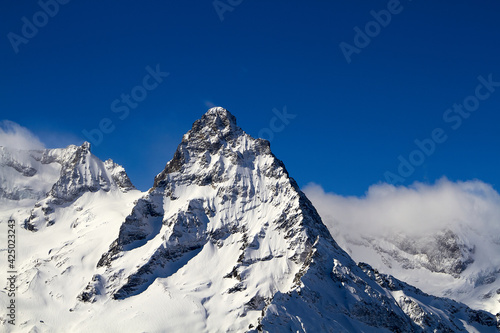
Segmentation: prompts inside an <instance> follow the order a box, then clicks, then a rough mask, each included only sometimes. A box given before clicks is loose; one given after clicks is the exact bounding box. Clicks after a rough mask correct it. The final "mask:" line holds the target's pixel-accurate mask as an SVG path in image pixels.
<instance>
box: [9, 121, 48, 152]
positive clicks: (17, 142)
mask: <svg viewBox="0 0 500 333" xmlns="http://www.w3.org/2000/svg"><path fill="white" fill-rule="evenodd" d="M0 146H4V147H10V148H17V149H43V148H44V147H45V146H44V144H43V143H42V142H41V141H40V139H39V138H38V137H37V136H36V135H34V134H33V133H31V132H30V131H29V130H28V129H27V128H25V127H22V126H21V125H19V124H17V123H15V122H13V121H10V120H3V121H1V122H0Z"/></svg>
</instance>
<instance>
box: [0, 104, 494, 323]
mask: <svg viewBox="0 0 500 333" xmlns="http://www.w3.org/2000/svg"><path fill="white" fill-rule="evenodd" d="M82 149H84V150H85V147H82ZM77 161H79V162H78V163H76V164H75V165H73V166H72V168H73V169H75V170H77V171H76V172H73V173H72V175H73V176H74V178H73V177H70V178H71V179H72V180H71V181H69V180H66V179H67V178H64V179H65V181H62V182H60V183H59V184H57V185H54V187H53V189H54V188H56V190H54V191H51V192H50V193H49V197H48V198H46V199H44V200H46V201H43V202H42V203H41V207H50V208H52V210H50V209H49V210H48V211H49V213H46V211H47V209H45V211H44V210H42V211H41V212H40V211H36V210H35V212H34V214H33V213H31V216H28V215H26V225H25V227H26V229H19V230H20V232H19V239H20V241H22V242H21V243H20V245H19V246H20V248H21V247H22V249H21V250H20V257H21V259H20V266H19V267H20V271H21V272H22V273H21V274H20V276H19V283H20V286H21V287H20V294H19V302H20V303H19V318H20V323H21V324H20V325H19V326H18V327H17V330H18V331H29V330H30V329H33V330H42V331H53V332H68V331H71V332H79V331H81V332H89V331H94V332H186V331H191V332H227V331H235V332H242V331H268V332H289V331H294V332H295V331H300V332H306V331H309V332H317V331H331V332H351V331H360V332H361V331H370V332H372V331H373V332H389V331H394V332H421V331H429V330H431V331H432V330H437V331H443V332H446V331H448V332H459V331H463V332H466V331H470V330H471V329H477V330H479V331H481V332H496V331H497V321H496V319H495V318H494V317H493V316H491V315H490V314H488V313H486V312H480V311H473V310H470V309H469V308H467V307H466V306H464V305H463V304H459V303H456V302H453V301H450V300H447V299H439V298H436V297H432V296H429V295H426V294H423V293H421V292H420V291H418V290H416V289H415V288H412V287H410V286H408V285H406V284H404V283H402V282H400V281H397V280H395V279H393V278H392V277H387V276H384V275H381V274H379V273H378V272H375V271H374V270H373V269H371V268H370V267H369V266H367V265H360V266H357V265H356V264H355V262H354V261H353V260H352V259H351V258H350V257H349V256H348V255H347V254H346V253H345V252H344V251H343V250H342V249H341V248H340V247H339V246H338V245H337V244H336V242H335V241H334V240H333V238H332V237H331V235H330V233H329V232H328V230H327V228H326V227H325V226H324V225H323V223H322V221H321V219H320V217H319V215H318V214H317V212H316V210H315V209H314V207H313V206H312V205H311V203H310V202H309V200H308V199H307V198H306V197H305V196H304V194H303V193H302V192H301V191H300V190H299V189H298V187H297V184H296V183H295V181H294V180H293V179H292V178H290V177H289V175H288V173H287V171H286V169H285V167H284V165H283V163H282V162H281V161H279V160H278V159H276V157H275V156H274V155H273V154H272V153H271V151H270V147H269V143H268V142H267V141H265V140H261V139H253V138H252V137H250V136H249V135H247V134H246V133H244V132H243V131H242V130H241V129H240V128H239V127H237V125H236V120H235V118H234V116H232V115H231V114H230V113H229V112H227V111H226V110H224V109H222V108H213V109H210V110H209V111H208V112H207V113H206V114H205V115H204V116H203V117H202V118H201V119H200V120H198V121H196V122H195V123H194V124H193V127H192V129H191V130H190V131H189V132H188V133H187V134H186V135H184V137H183V140H182V142H181V144H180V145H179V147H178V149H177V151H176V153H175V155H174V157H173V159H172V160H171V161H170V162H168V163H167V165H166V167H165V169H164V170H163V171H162V172H161V173H160V174H158V176H157V177H156V178H155V181H154V186H153V188H151V189H150V190H149V191H148V192H147V193H144V194H139V193H137V191H123V190H121V188H122V186H113V184H112V183H111V185H109V186H107V185H106V184H107V183H104V185H103V184H102V182H101V181H100V179H101V178H100V177H98V179H99V181H98V182H97V183H96V182H94V181H89V178H88V177H86V176H84V175H87V172H88V170H92V171H91V172H90V173H89V174H90V175H91V176H92V177H94V178H93V179H97V178H95V176H96V175H98V174H99V170H103V169H102V168H100V167H93V166H92V165H94V164H93V162H89V160H88V159H81V158H78V159H77ZM83 161H85V163H84V162H83ZM101 163H102V162H101ZM82 165H86V166H85V167H83V166H82ZM96 165H98V166H99V165H100V164H99V163H98V161H97V162H96ZM61 174H62V175H63V174H64V175H66V174H67V173H64V172H62V173H61ZM101 175H104V176H103V177H102V178H103V179H109V177H107V178H106V177H105V176H106V175H107V173H101ZM92 177H91V178H92ZM62 178H63V176H61V179H62ZM74 179H76V180H78V181H76V180H74ZM68 183H69V184H71V185H68ZM97 184H98V185H97ZM75 193H76V194H75ZM68 194H69V197H68ZM65 198H66V199H65ZM68 200H69V201H68ZM43 214H45V215H43ZM33 215H36V216H35V217H34V218H33V217H32V216H33ZM4 216H6V215H4ZM4 216H2V218H5V217H4ZM16 216H17V218H18V219H19V220H21V216H20V215H19V214H18V215H16ZM42 216H44V218H41V217H42ZM75 225H76V226H75ZM73 226H75V227H73ZM29 230H32V231H29ZM40 239H42V240H43V241H40ZM37 240H38V241H37ZM24 241H26V242H27V243H24V244H29V245H24V244H22V243H23V242H24ZM0 300H1V302H2V304H1V306H4V305H5V304H6V303H5V302H6V298H5V296H4V295H2V298H1V299H0ZM61 314H64V316H63V315H61ZM14 331H15V330H14Z"/></svg>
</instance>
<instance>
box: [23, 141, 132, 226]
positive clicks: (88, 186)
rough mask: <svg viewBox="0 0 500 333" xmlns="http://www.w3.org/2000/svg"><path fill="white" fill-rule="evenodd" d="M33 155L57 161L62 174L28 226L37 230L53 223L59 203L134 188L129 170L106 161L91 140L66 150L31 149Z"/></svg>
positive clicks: (45, 159)
mask: <svg viewBox="0 0 500 333" xmlns="http://www.w3.org/2000/svg"><path fill="white" fill-rule="evenodd" d="M29 154H30V156H31V158H33V159H34V160H36V161H38V162H39V163H41V164H42V165H44V164H57V169H59V177H58V178H57V180H56V181H55V182H54V183H52V185H51V188H50V190H49V191H48V192H47V193H46V194H45V195H44V196H43V197H42V198H40V200H39V201H38V202H37V203H36V204H35V207H34V208H33V210H32V212H31V215H30V217H29V218H28V219H26V222H25V227H26V228H27V229H29V230H32V231H36V230H38V229H39V228H40V227H42V226H50V225H52V224H53V223H54V222H55V221H54V220H53V219H52V218H51V213H53V212H54V210H55V206H58V205H62V204H64V203H70V202H73V201H75V200H76V199H78V198H79V197H80V196H82V195H83V194H84V193H86V192H97V191H100V190H102V191H105V192H108V191H111V190H118V191H121V192H127V191H129V190H132V189H134V186H133V185H132V183H131V181H130V179H129V178H128V176H127V174H126V173H125V170H124V169H123V168H122V167H121V166H119V165H118V164H116V163H114V162H113V161H112V160H108V161H106V162H102V161H101V160H100V159H98V158H97V157H96V156H94V155H93V154H92V153H91V152H90V143H88V142H84V143H83V144H82V145H81V146H75V145H70V146H68V147H67V148H65V149H47V150H44V151H40V152H36V151H35V152H29Z"/></svg>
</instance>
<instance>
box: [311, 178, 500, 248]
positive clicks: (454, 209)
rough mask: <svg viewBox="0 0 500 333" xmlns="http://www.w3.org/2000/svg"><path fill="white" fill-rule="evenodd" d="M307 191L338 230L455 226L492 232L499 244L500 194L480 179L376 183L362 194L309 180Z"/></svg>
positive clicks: (412, 231) (415, 230)
mask: <svg viewBox="0 0 500 333" xmlns="http://www.w3.org/2000/svg"><path fill="white" fill-rule="evenodd" d="M304 192H305V193H306V195H307V196H308V198H309V199H310V200H311V201H312V203H313V204H314V206H315V207H316V209H317V210H318V212H319V214H320V215H321V217H322V219H323V222H324V223H325V224H326V225H327V226H328V228H329V229H330V231H331V232H332V234H334V235H335V234H336V233H341V234H349V233H351V234H354V233H361V234H365V235H370V234H372V235H377V234H378V235H382V236H388V235H389V234H391V233H392V232H401V233H403V234H406V235H409V236H411V235H425V234H429V233H431V232H433V231H436V230H442V229H444V228H450V229H451V230H471V231H472V230H474V231H478V232H481V233H489V234H490V235H491V237H492V238H495V240H496V241H498V242H499V244H500V195H499V194H498V192H496V191H495V190H494V189H493V187H492V186H491V185H489V184H486V183H484V182H482V181H479V180H472V181H465V182H462V181H459V182H451V181H449V180H448V179H446V178H442V179H441V180H439V181H437V182H436V183H435V184H432V185H429V184H423V183H418V182H416V183H414V184H413V185H411V186H409V187H404V186H397V187H396V186H393V185H389V184H377V185H373V186H371V187H370V188H369V189H368V191H367V192H366V195H365V196H363V197H344V196H340V195H337V194H335V193H325V191H324V190H323V188H322V187H321V186H319V185H317V184H308V185H307V186H306V187H305V188H304ZM338 228H342V229H338ZM336 230H337V231H336ZM492 240H493V239H492ZM495 240H494V241H495Z"/></svg>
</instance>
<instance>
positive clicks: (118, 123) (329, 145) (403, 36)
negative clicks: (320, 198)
mask: <svg viewBox="0 0 500 333" xmlns="http://www.w3.org/2000/svg"><path fill="white" fill-rule="evenodd" d="M221 2H223V3H228V1H227V0H223V1H221ZM232 2H233V4H234V3H237V2H238V1H236V0H232ZM388 3H390V1H307V2H306V1H291V0H287V1H249V0H244V1H242V2H241V4H239V5H237V6H233V7H234V8H233V10H232V11H227V12H225V13H223V17H224V20H223V21H221V20H220V18H219V16H218V14H217V12H216V10H215V8H214V5H213V2H212V1H150V0H146V1H130V0H122V1H99V2H97V1H94V2H93V3H92V4H89V3H88V2H87V1H78V0H72V1H70V2H69V3H68V4H64V5H60V8H59V12H58V13H57V14H56V15H55V16H54V17H51V18H49V19H48V22H47V23H46V24H45V25H43V23H44V22H42V23H40V25H42V26H41V27H40V28H39V29H38V30H39V31H38V33H37V34H36V35H35V36H33V37H31V38H27V43H26V44H20V45H18V52H17V53H16V52H15V51H14V48H13V47H12V45H11V42H10V41H9V37H8V34H9V33H10V32H13V33H15V34H17V35H20V36H21V35H22V27H23V24H24V23H23V21H22V18H23V17H26V18H27V19H28V20H29V21H30V22H33V15H35V16H36V13H37V12H38V11H40V10H41V8H40V6H39V5H38V4H37V2H36V1H17V0H3V1H2V4H1V5H0V8H1V10H0V35H1V41H0V54H1V60H2V61H1V64H0V71H1V72H0V85H1V89H0V112H1V113H0V120H2V119H8V120H11V121H14V122H16V123H19V124H20V125H22V126H25V127H27V128H29V129H30V130H31V131H33V132H34V133H35V134H36V135H38V136H39V137H40V138H41V140H42V141H44V142H45V143H46V145H47V146H48V147H56V146H66V145H68V144H71V143H74V144H81V143H82V142H83V141H84V140H85V137H84V135H83V134H82V130H91V129H93V128H96V127H98V125H99V122H100V121H101V120H102V119H103V118H109V119H110V120H111V121H112V122H113V125H114V126H115V129H114V131H113V132H112V133H109V134H104V137H103V140H102V143H100V144H99V145H97V146H94V147H93V148H92V151H93V153H94V154H96V155H97V156H99V157H100V158H101V159H107V158H110V157H111V158H113V159H114V160H115V161H116V162H117V163H120V164H122V165H124V167H125V168H126V170H127V172H128V173H129V175H130V177H131V179H132V181H133V182H134V183H135V184H136V186H137V187H139V188H140V189H142V190H145V189H147V188H149V187H150V186H151V185H152V183H153V177H154V176H155V175H156V174H157V173H159V172H160V171H161V170H162V169H163V167H164V165H165V163H166V162H167V161H168V160H169V159H170V158H171V157H172V156H173V153H174V151H175V148H176V146H177V144H178V143H179V142H180V140H181V137H182V135H183V134H184V133H185V132H186V131H188V130H189V129H190V128H191V124H192V123H193V121H195V120H196V119H198V118H199V117H200V116H201V115H202V114H203V113H204V112H205V111H206V110H207V108H208V105H211V104H214V105H219V106H223V107H225V108H227V109H228V110H229V111H231V112H232V113H233V114H234V115H235V116H236V117H237V119H238V124H239V125H240V126H241V127H242V128H243V129H244V130H245V131H246V132H248V133H250V134H251V135H253V136H258V134H259V132H261V129H263V128H266V127H269V126H270V121H271V120H272V118H273V117H274V113H273V111H272V110H273V109H274V108H276V109H278V110H283V107H284V106H286V108H287V111H288V113H290V114H294V115H297V117H296V118H295V119H293V120H290V123H289V124H288V125H287V126H286V127H285V128H284V130H283V131H281V132H279V133H275V134H274V138H273V140H272V142H271V147H272V149H273V152H274V153H275V154H276V155H277V156H278V157H279V158H280V159H282V160H283V161H284V162H285V164H286V166H287V168H288V170H289V172H290V173H291V175H292V176H293V177H294V178H295V179H296V180H297V181H298V183H299V185H301V186H304V185H306V184H307V183H309V182H316V183H319V184H321V185H322V186H323V187H324V188H325V189H326V190H327V191H333V192H336V193H339V194H343V195H361V194H363V193H364V192H365V191H366V189H367V188H368V186H370V185H372V184H375V183H378V182H381V181H385V177H384V173H385V172H386V171H391V172H393V173H394V174H397V172H398V171H397V169H398V165H399V163H400V162H399V161H398V156H399V155H401V156H403V157H405V158H408V156H409V155H410V153H411V152H412V151H413V150H415V149H416V145H415V143H414V140H415V139H420V140H422V139H425V138H428V137H430V136H431V132H432V131H433V130H434V129H436V128H442V129H443V130H444V131H445V133H446V135H447V136H448V139H447V140H446V142H444V143H439V144H437V145H436V146H437V147H436V149H435V152H434V153H432V154H431V155H430V156H428V157H427V156H426V157H425V160H424V163H423V164H422V165H420V166H418V167H416V168H415V171H414V172H413V173H412V174H411V175H410V176H409V177H405V182H404V184H405V185H408V184H410V183H412V182H413V181H415V180H419V181H425V182H433V181H434V180H435V179H437V178H440V177H441V176H447V177H448V178H450V179H451V180H457V179H461V180H467V179H473V178H478V179H481V180H483V181H485V182H488V183H491V184H493V185H494V186H495V188H496V189H497V190H498V189H499V188H500V175H499V172H498V170H499V161H500V149H499V148H500V135H499V129H500V87H499V88H497V89H498V91H495V92H493V93H491V95H490V96H489V98H487V99H485V100H484V101H481V102H480V105H479V108H478V109H477V111H475V112H474V113H472V114H471V115H470V117H469V118H467V119H464V120H463V122H462V124H461V126H460V127H459V128H458V129H456V130H454V129H452V127H451V125H455V124H456V123H455V122H449V123H446V122H445V121H444V120H443V114H444V113H445V111H446V110H447V109H448V108H450V107H452V106H453V104H454V103H462V102H463V101H464V99H465V98H466V97H468V96H470V95H474V93H475V89H476V86H477V85H478V84H479V81H478V79H477V77H478V76H479V75H482V76H483V77H485V78H487V77H488V75H489V74H491V75H492V78H493V80H494V81H500V66H499V61H500V43H499V41H500V24H499V21H498V13H499V12H500V2H498V1H493V0H491V1H486V0H485V1H481V3H480V4H479V3H478V2H477V1H472V0H470V1H435V2H429V1H420V0H413V1H411V2H410V1H408V0H402V1H401V3H400V7H397V8H398V11H399V12H398V13H397V14H392V17H391V22H390V23H389V24H388V25H387V26H386V27H383V28H381V30H380V32H379V33H378V34H376V35H375V36H374V37H373V38H371V41H370V43H369V44H368V45H367V46H366V47H364V48H363V49H360V52H359V54H352V59H351V60H352V61H351V63H349V64H348V63H347V61H346V59H345V58H344V55H343V53H342V51H341V49H340V47H339V44H340V43H341V42H346V43H349V44H352V45H353V44H354V41H353V39H354V37H355V31H354V30H353V28H354V27H356V26H358V27H360V28H361V29H362V30H364V29H365V25H366V24H367V23H368V22H370V21H372V20H374V18H373V17H372V16H371V15H370V11H372V10H375V11H377V12H378V11H380V10H382V9H385V8H387V6H388ZM37 17H38V19H43V15H42V16H40V15H38V16H37ZM157 64H159V66H160V69H161V71H165V72H169V73H170V75H169V76H168V77H167V78H165V79H164V81H163V82H162V83H161V84H159V85H158V87H157V88H156V89H154V90H152V91H150V92H149V93H148V96H147V97H146V98H145V100H144V101H142V102H140V103H139V104H138V106H137V107H136V108H135V109H131V110H130V114H129V115H128V117H126V118H125V119H123V120H121V119H120V118H119V115H120V114H121V113H113V112H112V110H111V103H112V102H113V101H114V100H115V99H117V98H120V95H121V94H122V93H125V94H129V93H130V92H131V90H132V89H133V88H134V87H136V86H137V85H141V84H142V80H143V78H144V76H145V75H146V74H147V71H146V69H145V68H146V67H147V66H151V67H152V68H154V67H156V65H157ZM481 92H482V93H485V92H488V91H487V90H484V89H483V90H482V91H481ZM469 101H470V99H469ZM277 124H278V125H279V124H280V123H277ZM261 133H263V132H261ZM415 156H416V155H415Z"/></svg>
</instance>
